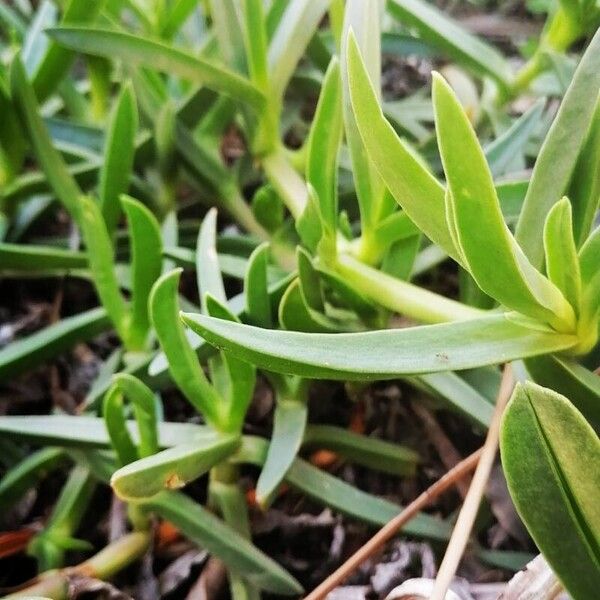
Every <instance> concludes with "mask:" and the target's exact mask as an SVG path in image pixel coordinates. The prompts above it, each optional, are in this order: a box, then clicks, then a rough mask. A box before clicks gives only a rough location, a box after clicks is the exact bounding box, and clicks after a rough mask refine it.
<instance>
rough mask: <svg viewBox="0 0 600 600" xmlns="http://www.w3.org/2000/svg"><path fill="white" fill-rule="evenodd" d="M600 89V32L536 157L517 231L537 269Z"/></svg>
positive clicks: (581, 147)
mask: <svg viewBox="0 0 600 600" xmlns="http://www.w3.org/2000/svg"><path fill="white" fill-rule="evenodd" d="M598 89H600V31H597V32H596V34H595V35H594V37H593V39H592V41H591V42H590V45H589V46H588V48H587V50H586V52H585V54H584V55H583V58H582V59H581V62H580V63H579V66H578V67H577V70H576V72H575V76H574V77H573V81H571V85H570V86H569V89H568V90H567V93H566V94H565V97H564V98H563V101H562V104H561V105H560V109H559V111H558V114H557V115H556V117H555V119H554V122H553V123H552V127H551V128H550V131H549V132H548V135H547V136H546V139H545V140H544V144H543V145H542V149H541V150H540V153H539V155H538V157H537V160H536V162H535V166H534V169H533V173H532V175H531V182H530V184H529V188H528V190H527V196H526V197H525V202H524V204H523V210H522V211H521V215H520V217H519V221H518V223H517V229H516V233H515V236H516V239H517V242H519V244H520V245H521V247H522V248H523V251H524V252H525V254H526V256H527V257H528V258H529V260H531V262H532V264H533V265H534V266H535V267H540V266H541V264H542V261H543V258H544V248H543V243H542V237H543V236H542V233H543V228H544V222H545V220H546V216H547V214H548V212H549V211H550V209H551V208H552V206H554V204H555V203H556V202H558V201H559V200H560V198H561V197H562V196H563V194H564V193H565V191H566V189H567V186H568V184H569V182H570V179H571V176H572V174H573V171H574V169H575V165H576V163H577V160H578V156H579V154H580V152H581V151H582V149H583V148H584V146H585V141H586V136H587V134H588V131H589V128H590V124H591V122H592V119H593V116H594V111H595V109H596V104H597V102H598Z"/></svg>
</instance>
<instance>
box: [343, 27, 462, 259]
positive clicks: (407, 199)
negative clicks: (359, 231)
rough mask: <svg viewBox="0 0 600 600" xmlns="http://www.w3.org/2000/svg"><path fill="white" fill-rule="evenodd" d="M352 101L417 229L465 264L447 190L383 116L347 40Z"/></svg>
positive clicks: (373, 155) (382, 170)
mask: <svg viewBox="0 0 600 600" xmlns="http://www.w3.org/2000/svg"><path fill="white" fill-rule="evenodd" d="M347 61H348V84H349V87H350V98H351V100H352V108H353V109H354V115H355V118H356V124H357V126H358V130H359V132H360V135H361V138H362V141H363V144H364V145H365V148H366V151H367V153H368V155H369V157H370V159H371V160H372V161H373V164H374V165H375V167H376V169H377V170H378V171H379V174H380V176H381V178H382V179H383V181H384V183H385V184H386V186H387V187H388V188H389V190H390V192H391V194H392V195H393V196H394V198H395V200H396V202H398V204H400V206H402V208H403V209H404V210H405V211H406V214H407V215H408V216H409V217H410V218H411V220H412V221H414V223H415V224H416V225H417V227H418V228H419V229H420V230H421V231H423V233H424V234H425V235H426V236H427V237H428V238H429V239H430V240H431V241H433V242H435V243H436V244H438V245H439V246H441V247H442V248H443V249H444V250H445V251H446V252H447V253H448V254H449V255H450V256H451V257H452V258H454V260H456V261H457V262H459V263H460V262H461V260H460V251H459V250H458V249H457V248H456V246H455V245H454V242H453V240H452V236H451V235H450V231H449V229H448V225H447V223H446V209H445V201H444V188H443V186H442V185H441V184H440V183H439V181H437V179H436V178H435V177H434V176H433V175H432V174H431V173H430V172H429V171H428V170H427V168H426V167H424V166H423V162H422V160H421V159H420V158H417V156H416V155H415V153H414V151H413V150H412V149H410V148H409V147H408V146H407V145H406V144H405V143H404V142H403V141H402V140H401V139H400V138H399V137H398V135H397V134H396V132H395V131H394V129H393V127H392V126H391V125H390V124H389V123H388V121H387V120H386V119H385V117H384V116H383V112H382V110H381V107H380V105H379V101H378V98H377V93H376V91H375V90H374V89H373V86H372V84H371V82H370V81H369V76H368V73H367V70H366V68H365V66H364V63H363V61H362V58H361V56H360V52H359V49H358V46H357V44H356V41H355V40H354V37H353V36H352V34H350V36H349V40H348V55H347Z"/></svg>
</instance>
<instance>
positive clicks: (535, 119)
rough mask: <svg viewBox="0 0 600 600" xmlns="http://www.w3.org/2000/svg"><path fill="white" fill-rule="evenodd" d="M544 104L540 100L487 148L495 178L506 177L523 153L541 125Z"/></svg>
mask: <svg viewBox="0 0 600 600" xmlns="http://www.w3.org/2000/svg"><path fill="white" fill-rule="evenodd" d="M544 104H545V101H544V100H543V98H540V99H539V100H538V101H537V102H536V103H535V104H534V105H533V106H532V107H531V108H529V110H527V111H526V112H525V113H523V114H522V115H521V116H520V117H519V118H518V119H516V120H515V122H514V123H513V124H512V125H511V126H510V127H509V128H508V129H507V130H506V131H505V132H504V133H503V134H502V135H501V136H499V137H498V138H496V139H495V140H494V141H493V142H491V143H490V144H489V145H488V146H486V148H485V157H486V159H487V162H488V164H489V166H490V171H491V172H492V174H493V175H494V177H497V176H499V175H504V174H505V172H506V169H507V167H508V166H509V165H510V163H511V162H512V161H513V160H514V159H515V155H517V154H519V153H522V152H523V149H524V146H525V144H526V143H527V142H528V141H529V138H530V137H531V135H532V134H533V133H534V132H535V131H536V129H537V127H538V126H539V124H540V121H541V117H542V114H543V112H544Z"/></svg>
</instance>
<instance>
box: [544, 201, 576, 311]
mask: <svg viewBox="0 0 600 600" xmlns="http://www.w3.org/2000/svg"><path fill="white" fill-rule="evenodd" d="M544 249H545V254H546V272H547V273H548V277H549V278H550V281H552V282H553V283H554V284H555V285H556V287H558V289H559V290H560V291H561V292H562V293H563V295H564V297H565V298H566V299H567V300H568V301H569V302H570V304H571V306H572V307H573V308H574V309H575V311H576V312H579V303H580V302H581V274H580V272H579V258H578V256H577V248H576V247H575V239H574V238H573V216H572V212H571V203H570V202H569V200H568V199H567V198H563V199H562V200H559V201H558V202H557V203H556V204H555V205H554V206H553V207H552V208H551V209H550V212H549V213H548V217H547V218H546V224H545V225H544Z"/></svg>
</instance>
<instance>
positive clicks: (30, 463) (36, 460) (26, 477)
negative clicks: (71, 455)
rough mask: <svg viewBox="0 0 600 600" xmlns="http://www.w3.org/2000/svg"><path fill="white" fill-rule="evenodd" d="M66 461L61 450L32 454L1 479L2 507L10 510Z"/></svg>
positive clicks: (0, 494)
mask: <svg viewBox="0 0 600 600" xmlns="http://www.w3.org/2000/svg"><path fill="white" fill-rule="evenodd" d="M64 460H65V453H64V451H63V450H61V449H60V448H44V449H42V450H37V451H36V452H32V453H31V454H30V455H29V456H27V457H25V458H24V459H23V460H22V461H20V462H19V463H18V464H17V465H15V466H14V467H13V468H12V469H9V470H8V471H6V472H5V473H4V474H3V475H2V479H0V507H2V508H3V509H4V510H9V509H11V508H13V507H14V506H15V503H17V502H18V501H19V499H20V498H21V496H23V494H24V493H25V492H26V491H27V490H28V489H29V488H32V487H34V486H35V485H36V484H37V483H38V481H39V480H40V479H42V478H43V477H45V475H46V474H47V473H49V472H50V471H53V470H54V469H56V468H58V466H59V465H61V464H62V463H63V462H64Z"/></svg>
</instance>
